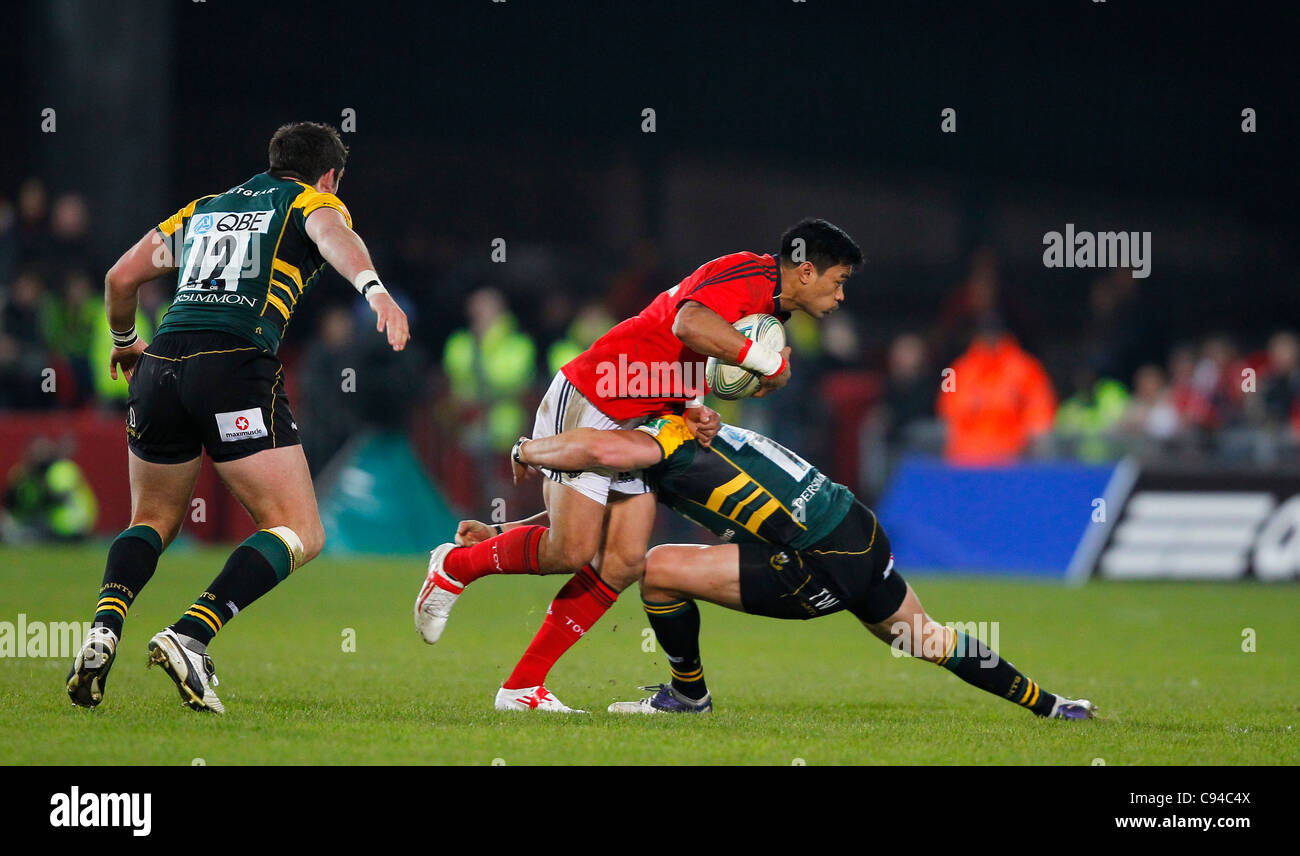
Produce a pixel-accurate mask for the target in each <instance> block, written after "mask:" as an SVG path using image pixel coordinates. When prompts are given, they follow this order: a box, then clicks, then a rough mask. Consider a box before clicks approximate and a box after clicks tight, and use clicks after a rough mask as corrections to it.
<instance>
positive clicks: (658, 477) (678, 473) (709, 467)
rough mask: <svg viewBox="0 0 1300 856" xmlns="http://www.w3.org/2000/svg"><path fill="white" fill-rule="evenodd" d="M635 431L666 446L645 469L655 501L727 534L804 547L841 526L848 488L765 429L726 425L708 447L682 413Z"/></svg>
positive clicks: (850, 496) (723, 535)
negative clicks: (765, 433)
mask: <svg viewBox="0 0 1300 856" xmlns="http://www.w3.org/2000/svg"><path fill="white" fill-rule="evenodd" d="M636 430H638V431H644V432H645V433H647V434H649V435H650V436H651V437H653V438H654V439H655V442H656V443H658V444H659V448H660V449H661V450H663V455H664V457H663V460H661V461H660V462H659V463H658V464H656V465H655V466H653V467H650V468H648V469H646V470H645V473H644V474H645V478H646V480H647V481H648V483H649V484H650V486H651V487H653V488H654V490H655V493H656V494H657V496H658V499H659V501H660V502H662V503H663V504H664V505H667V506H668V507H669V508H671V509H672V510H673V511H676V512H677V513H678V514H680V515H682V516H683V517H686V518H689V519H690V520H693V521H695V522H696V523H698V524H699V525H701V526H703V527H704V528H705V529H708V530H709V531H710V532H712V533H713V534H715V535H717V536H718V537H719V538H721V539H722V540H724V541H756V542H760V543H767V544H776V545H780V546H783V547H791V548H793V549H796V550H804V549H807V548H809V547H812V546H814V545H815V544H817V543H819V542H820V541H822V540H823V539H824V538H825V537H826V536H827V535H829V534H830V533H831V531H832V530H833V529H834V528H835V527H836V526H838V525H840V521H842V520H843V519H844V515H845V514H847V513H848V510H849V507H850V506H851V505H852V504H853V494H852V492H851V491H849V489H848V488H846V487H845V486H844V485H842V484H838V483H836V482H833V481H831V480H830V479H829V478H827V477H826V475H825V474H824V473H822V472H820V471H818V469H817V468H816V467H814V466H813V465H812V464H810V463H808V462H807V461H805V460H804V459H803V458H801V457H799V456H798V455H796V454H795V453H794V452H791V451H790V450H789V449H787V448H785V447H784V446H782V445H781V444H780V443H777V442H776V441H774V440H771V439H768V438H767V437H764V436H763V435H762V434H757V433H755V432H753V431H747V430H745V429H744V428H736V427H735V426H732V425H723V426H722V428H721V429H719V431H718V434H717V436H716V437H714V438H713V443H712V445H711V446H710V447H709V448H707V449H706V448H704V447H703V446H701V445H700V444H698V443H696V442H695V438H694V437H693V436H691V432H690V429H689V428H687V427H686V423H685V421H684V420H683V419H682V417H680V416H662V417H660V418H658V419H652V420H650V421H649V422H647V423H646V424H644V425H642V426H640V427H639V428H637V429H636Z"/></svg>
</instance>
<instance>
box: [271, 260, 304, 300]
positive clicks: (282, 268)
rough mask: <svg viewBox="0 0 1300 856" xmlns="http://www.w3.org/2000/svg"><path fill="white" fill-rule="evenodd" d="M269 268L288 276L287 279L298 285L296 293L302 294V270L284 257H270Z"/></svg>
mask: <svg viewBox="0 0 1300 856" xmlns="http://www.w3.org/2000/svg"><path fill="white" fill-rule="evenodd" d="M271 270H273V271H279V272H280V273H282V274H284V275H285V276H287V277H289V281H290V282H292V283H293V284H294V285H296V286H298V293H299V294H302V271H300V270H298V268H296V267H294V266H293V265H291V264H289V263H288V262H286V261H285V260H284V259H275V258H273V259H271Z"/></svg>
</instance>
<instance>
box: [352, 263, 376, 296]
mask: <svg viewBox="0 0 1300 856" xmlns="http://www.w3.org/2000/svg"><path fill="white" fill-rule="evenodd" d="M352 287H353V288H355V289H356V290H357V291H359V292H361V294H362V295H365V293H366V292H367V291H369V290H371V289H372V288H375V287H378V288H383V285H381V284H380V282H379V274H377V273H375V272H374V271H373V270H370V269H369V268H367V269H366V270H363V271H362V272H361V273H359V274H357V275H356V276H354V277H352Z"/></svg>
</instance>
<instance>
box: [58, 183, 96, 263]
mask: <svg viewBox="0 0 1300 856" xmlns="http://www.w3.org/2000/svg"><path fill="white" fill-rule="evenodd" d="M89 225H90V216H89V212H88V211H87V209H86V200H85V199H83V198H82V197H81V195H80V194H77V193H65V194H63V195H62V196H60V197H59V198H58V199H56V200H55V202H54V208H53V210H52V211H51V212H50V250H51V252H52V253H53V259H52V261H53V262H54V263H55V264H57V265H58V266H59V268H60V269H62V270H65V271H66V270H89V269H90V267H91V259H90V247H89V243H88V241H87V232H88V230H89Z"/></svg>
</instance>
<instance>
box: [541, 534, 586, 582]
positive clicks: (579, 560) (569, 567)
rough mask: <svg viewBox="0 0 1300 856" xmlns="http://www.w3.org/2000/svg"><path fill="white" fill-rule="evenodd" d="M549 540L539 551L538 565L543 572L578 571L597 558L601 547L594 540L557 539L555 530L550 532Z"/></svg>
mask: <svg viewBox="0 0 1300 856" xmlns="http://www.w3.org/2000/svg"><path fill="white" fill-rule="evenodd" d="M547 534H548V538H547V539H546V540H545V541H544V542H543V543H542V546H541V548H540V549H539V550H538V555H537V563H538V567H539V568H540V569H541V570H542V571H543V572H548V573H559V572H563V571H576V570H578V569H579V568H581V567H582V566H583V565H585V564H587V563H588V562H590V561H591V560H592V559H594V558H595V557H596V548H597V546H599V545H598V544H597V542H596V541H595V540H594V539H592V540H589V539H585V538H577V539H574V538H564V539H561V538H557V537H555V530H554V529H550V530H548V533H547Z"/></svg>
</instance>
